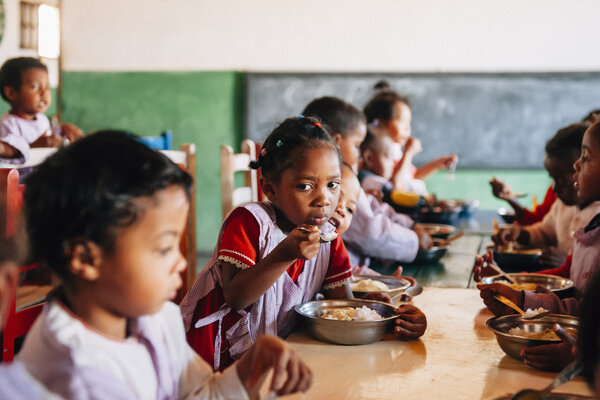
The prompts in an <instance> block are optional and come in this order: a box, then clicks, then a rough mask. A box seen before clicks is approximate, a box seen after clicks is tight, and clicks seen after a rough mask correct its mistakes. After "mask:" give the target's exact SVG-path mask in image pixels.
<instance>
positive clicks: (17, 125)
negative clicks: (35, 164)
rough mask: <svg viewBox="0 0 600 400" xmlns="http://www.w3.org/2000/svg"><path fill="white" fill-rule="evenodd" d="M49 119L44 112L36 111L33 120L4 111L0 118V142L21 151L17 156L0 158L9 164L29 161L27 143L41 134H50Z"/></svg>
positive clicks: (33, 140)
mask: <svg viewBox="0 0 600 400" xmlns="http://www.w3.org/2000/svg"><path fill="white" fill-rule="evenodd" d="M50 134H51V128H50V120H49V119H48V117H47V116H46V115H45V114H42V113H37V114H36V115H35V119H34V120H29V119H25V118H21V117H19V116H17V115H15V114H11V113H6V114H4V115H3V116H2V119H0V142H4V143H6V144H9V145H11V146H12V147H14V148H15V149H17V150H19V152H20V153H21V156H20V157H17V158H0V161H2V162H4V163H9V164H15V165H18V164H23V163H25V162H27V161H29V158H30V156H29V153H30V152H29V144H30V143H33V142H35V141H36V140H38V139H39V138H40V137H41V136H42V135H50Z"/></svg>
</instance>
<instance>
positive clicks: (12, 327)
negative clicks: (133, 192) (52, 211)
mask: <svg viewBox="0 0 600 400" xmlns="http://www.w3.org/2000/svg"><path fill="white" fill-rule="evenodd" d="M24 189H25V187H24V185H21V184H19V172H18V171H17V170H16V169H6V168H2V169H0V194H1V195H2V199H1V200H0V205H1V207H2V210H1V211H0V212H2V213H3V215H4V216H5V218H2V219H3V220H4V221H5V224H4V226H3V227H2V228H1V229H2V236H3V237H11V236H13V235H14V234H15V233H16V232H17V226H18V223H19V217H20V211H21V208H22V206H23V192H24ZM38 267H39V265H38V264H32V265H30V266H26V267H21V268H20V273H21V274H25V273H27V272H28V271H32V270H35V269H37V268H38ZM37 272H39V271H37ZM51 289H52V285H51V284H50V282H49V281H42V282H35V284H31V285H30V284H27V282H24V284H23V285H19V286H18V287H17V285H16V284H15V287H14V288H13V293H15V295H14V296H13V298H12V299H11V304H10V305H9V308H8V313H7V316H6V320H5V324H4V332H3V333H2V362H9V361H12V360H13V358H14V350H15V340H16V339H18V338H19V337H21V336H23V335H25V334H26V333H27V332H28V331H29V329H30V328H31V326H32V325H33V322H34V321H35V319H36V318H37V316H38V315H39V314H40V313H41V312H42V308H43V306H44V304H45V300H46V295H47V294H48V292H50V290H51Z"/></svg>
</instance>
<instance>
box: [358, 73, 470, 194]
mask: <svg viewBox="0 0 600 400" xmlns="http://www.w3.org/2000/svg"><path fill="white" fill-rule="evenodd" d="M375 89H377V90H379V91H380V92H379V93H378V94H376V95H375V96H374V97H373V98H372V99H371V100H369V102H368V103H367V105H366V106H365V108H364V112H365V115H366V117H367V123H368V124H369V126H370V129H371V130H372V132H373V133H374V134H375V135H382V136H389V137H390V138H391V139H392V141H393V142H394V144H395V145H394V147H393V158H394V161H395V163H396V166H395V169H394V174H393V177H392V183H393V184H394V188H396V189H400V190H406V191H410V192H416V193H418V194H420V195H425V194H427V191H426V189H425V185H424V183H423V182H422V180H423V179H425V178H426V177H427V176H429V175H430V174H432V173H433V172H435V171H437V170H438V169H441V168H450V167H451V166H452V165H456V163H458V157H457V156H456V154H452V155H449V156H443V157H439V158H438V159H436V160H434V161H431V162H429V163H427V164H425V165H423V166H422V167H420V168H416V167H415V166H414V165H413V163H412V160H413V158H414V156H415V155H417V154H418V153H419V152H421V150H422V146H421V142H420V141H419V139H416V138H412V137H411V136H410V135H411V128H410V124H411V119H412V113H411V105H410V100H409V99H408V98H407V97H404V96H401V95H399V94H398V93H396V92H394V91H392V90H390V87H389V84H388V83H387V82H385V81H381V82H378V83H377V84H376V85H375Z"/></svg>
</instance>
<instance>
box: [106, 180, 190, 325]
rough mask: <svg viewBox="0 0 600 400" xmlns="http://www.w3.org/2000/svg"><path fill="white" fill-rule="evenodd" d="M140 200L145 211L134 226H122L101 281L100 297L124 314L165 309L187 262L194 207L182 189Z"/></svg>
mask: <svg viewBox="0 0 600 400" xmlns="http://www.w3.org/2000/svg"><path fill="white" fill-rule="evenodd" d="M136 202H137V205H139V206H141V207H143V210H144V211H143V212H142V213H141V215H140V217H139V219H138V220H137V221H136V222H135V223H134V224H133V225H132V226H128V227H125V228H119V229H117V232H116V242H115V249H114V251H113V252H112V253H111V254H106V253H103V254H102V257H101V261H100V266H99V267H98V270H99V277H98V281H97V282H96V286H97V287H98V288H100V290H101V291H102V290H103V291H104V293H100V294H101V295H102V294H103V296H99V297H102V298H100V299H96V301H98V302H100V303H101V304H100V306H101V307H102V308H104V309H105V310H106V311H107V312H108V313H109V314H110V313H112V314H115V315H116V316H117V317H121V318H123V317H124V318H133V317H138V316H141V315H146V314H153V313H156V312H158V311H160V309H161V308H162V306H163V304H164V303H165V301H167V300H172V299H174V298H175V295H176V292H177V289H178V288H179V287H180V286H181V283H182V281H181V277H180V275H179V274H180V272H181V271H183V270H184V269H185V267H186V265H187V261H186V259H185V258H184V257H183V255H182V254H181V251H180V250H179V243H180V240H181V235H182V233H183V230H184V226H185V223H186V219H187V214H188V208H189V203H188V200H187V197H186V195H185V193H184V191H183V189H181V188H180V187H177V186H171V187H168V188H166V189H162V190H160V191H158V192H156V193H155V195H154V196H152V197H144V198H140V199H137V200H136Z"/></svg>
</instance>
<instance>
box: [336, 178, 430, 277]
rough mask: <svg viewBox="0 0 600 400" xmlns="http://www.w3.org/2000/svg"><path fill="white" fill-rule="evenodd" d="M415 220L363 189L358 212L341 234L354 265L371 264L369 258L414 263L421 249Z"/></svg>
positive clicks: (359, 198)
mask: <svg viewBox="0 0 600 400" xmlns="http://www.w3.org/2000/svg"><path fill="white" fill-rule="evenodd" d="M412 224H413V221H412V220H411V219H410V218H409V217H408V216H406V215H403V214H399V213H397V212H395V211H394V210H393V209H392V208H391V207H390V206H389V205H388V204H385V203H379V201H377V199H376V198H375V197H374V196H371V195H367V194H366V193H365V191H364V190H362V189H361V191H360V195H359V197H358V204H357V208H356V212H355V213H354V216H353V217H352V223H351V224H350V227H349V228H348V230H347V231H346V232H344V234H343V235H342V237H343V238H344V243H345V245H346V248H347V249H348V254H349V255H350V261H351V263H352V264H353V265H368V262H367V260H366V259H367V258H380V259H385V260H394V261H399V262H411V261H413V260H414V259H415V257H416V256H417V251H418V250H419V238H418V237H417V234H416V233H415V232H414V231H413V230H411V229H410V228H408V226H412Z"/></svg>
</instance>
